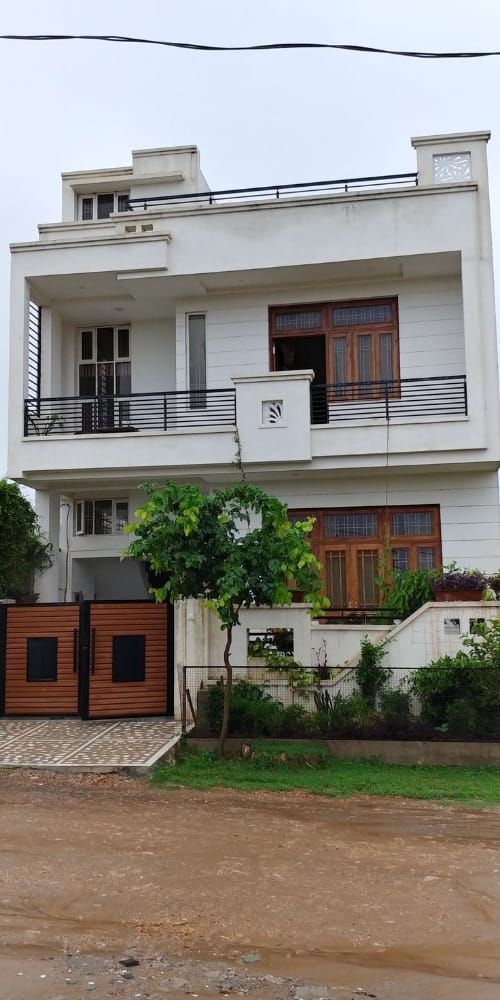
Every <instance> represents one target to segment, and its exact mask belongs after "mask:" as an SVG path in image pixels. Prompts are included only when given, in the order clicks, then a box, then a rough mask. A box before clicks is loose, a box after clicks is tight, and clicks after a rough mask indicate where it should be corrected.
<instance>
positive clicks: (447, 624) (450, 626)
mask: <svg viewBox="0 0 500 1000" xmlns="http://www.w3.org/2000/svg"><path fill="white" fill-rule="evenodd" d="M444 634H445V635H460V618H445V620H444Z"/></svg>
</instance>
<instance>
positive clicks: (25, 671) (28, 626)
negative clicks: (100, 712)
mask: <svg viewBox="0 0 500 1000" xmlns="http://www.w3.org/2000/svg"><path fill="white" fill-rule="evenodd" d="M78 627H79V607H78V605H77V604H40V605H37V604H34V605H29V606H22V605H9V607H8V608H7V638H6V648H5V653H6V657H5V712H6V714H7V715H76V713H77V712H78Z"/></svg>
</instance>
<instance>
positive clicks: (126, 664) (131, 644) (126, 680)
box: [112, 635, 146, 684]
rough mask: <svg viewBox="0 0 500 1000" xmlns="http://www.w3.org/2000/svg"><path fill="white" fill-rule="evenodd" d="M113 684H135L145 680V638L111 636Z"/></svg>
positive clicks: (141, 636) (137, 636)
mask: <svg viewBox="0 0 500 1000" xmlns="http://www.w3.org/2000/svg"><path fill="white" fill-rule="evenodd" d="M112 678H113V684H131V683H133V684H135V683H140V682H142V681H145V680H146V637H145V636H144V635H114V636H113V667H112Z"/></svg>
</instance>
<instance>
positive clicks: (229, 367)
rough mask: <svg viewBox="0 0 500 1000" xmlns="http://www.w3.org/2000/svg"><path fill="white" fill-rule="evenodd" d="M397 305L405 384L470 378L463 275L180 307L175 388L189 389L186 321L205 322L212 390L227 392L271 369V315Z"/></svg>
mask: <svg viewBox="0 0 500 1000" xmlns="http://www.w3.org/2000/svg"><path fill="white" fill-rule="evenodd" d="M387 296H391V297H397V299H398V306H399V342H400V367H401V378H420V377H423V376H429V375H463V374H465V344H464V326H463V312H462V296H461V282H460V275H459V274H450V275H445V276H442V277H437V278H432V277H427V278H421V279H415V280H399V281H397V280H392V281H387V280H384V279H379V280H378V281H370V282H367V281H364V282H360V281H356V282H351V283H349V284H347V283H341V282H337V283H333V282H331V283H328V284H322V285H320V286H317V287H315V288H313V289H311V288H310V287H309V286H307V285H304V286H300V285H299V286H298V287H297V286H294V287H293V288H290V289H289V290H287V291H286V292H285V291H284V290H283V288H279V287H277V288H275V289H270V290H268V291H265V292H262V291H258V292H254V293H252V295H248V294H241V293H240V294H239V295H225V296H217V295H215V296H214V295H211V296H210V299H209V300H208V302H207V299H206V297H205V298H193V299H188V300H184V301H182V300H181V301H180V302H178V304H177V322H176V332H177V359H178V361H177V388H178V389H186V388H188V381H187V372H186V355H187V352H186V325H187V324H186V316H187V315H188V314H189V313H191V312H193V313H197V312H201V313H204V314H205V315H206V336H207V382H208V385H209V387H210V388H214V389H215V388H224V387H225V386H230V385H231V384H232V383H231V378H232V376H233V375H262V374H263V372H265V371H267V370H268V368H269V308H270V307H271V306H278V305H293V304H295V303H303V302H304V303H306V302H308V303H315V302H329V301H332V302H340V301H342V300H349V299H363V298H372V297H373V298H375V297H387Z"/></svg>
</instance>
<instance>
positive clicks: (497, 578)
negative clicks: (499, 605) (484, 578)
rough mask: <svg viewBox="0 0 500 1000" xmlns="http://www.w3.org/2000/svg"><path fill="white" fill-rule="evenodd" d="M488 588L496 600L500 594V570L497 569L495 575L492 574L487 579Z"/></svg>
mask: <svg viewBox="0 0 500 1000" xmlns="http://www.w3.org/2000/svg"><path fill="white" fill-rule="evenodd" d="M488 586H489V587H491V589H492V590H493V591H494V593H495V596H496V597H497V598H498V595H499V594H500V569H497V571H496V573H492V574H491V575H490V576H489V577H488Z"/></svg>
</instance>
